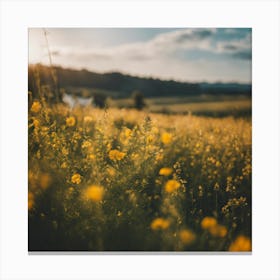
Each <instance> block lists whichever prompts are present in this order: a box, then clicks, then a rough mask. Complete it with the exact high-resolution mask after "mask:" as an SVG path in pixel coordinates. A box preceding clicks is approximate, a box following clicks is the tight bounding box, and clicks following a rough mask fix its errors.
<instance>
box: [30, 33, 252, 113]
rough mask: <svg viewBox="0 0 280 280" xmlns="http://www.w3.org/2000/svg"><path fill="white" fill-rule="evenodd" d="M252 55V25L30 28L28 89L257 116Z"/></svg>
mask: <svg viewBox="0 0 280 280" xmlns="http://www.w3.org/2000/svg"><path fill="white" fill-rule="evenodd" d="M251 62H252V46H251V29H249V28H216V29H215V28H194V29H193V28H176V29H174V28H47V29H42V28H31V29H29V69H28V70H29V76H28V79H29V83H28V87H29V91H31V92H33V93H35V92H38V90H37V88H38V84H37V82H36V81H37V78H36V77H38V76H39V77H40V83H41V84H40V86H43V88H45V96H47V98H48V101H49V102H58V101H59V102H60V101H63V102H65V103H67V104H69V105H70V106H71V107H74V106H76V105H79V106H86V105H92V106H96V107H100V108H107V107H117V108H137V109H138V110H146V111H150V112H159V113H165V114H194V115H204V116H214V117H222V116H235V117H239V116H240V117H241V116H242V117H244V116H251ZM33 97H34V95H33ZM35 97H36V96H35Z"/></svg>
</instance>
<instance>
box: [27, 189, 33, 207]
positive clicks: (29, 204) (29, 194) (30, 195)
mask: <svg viewBox="0 0 280 280" xmlns="http://www.w3.org/2000/svg"><path fill="white" fill-rule="evenodd" d="M33 204H34V194H33V193H31V192H28V210H30V209H31V208H32V207H33Z"/></svg>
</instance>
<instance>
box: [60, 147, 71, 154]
mask: <svg viewBox="0 0 280 280" xmlns="http://www.w3.org/2000/svg"><path fill="white" fill-rule="evenodd" d="M61 152H62V154H63V155H64V156H67V155H68V154H69V151H68V149H67V148H65V147H63V148H62V149H61Z"/></svg>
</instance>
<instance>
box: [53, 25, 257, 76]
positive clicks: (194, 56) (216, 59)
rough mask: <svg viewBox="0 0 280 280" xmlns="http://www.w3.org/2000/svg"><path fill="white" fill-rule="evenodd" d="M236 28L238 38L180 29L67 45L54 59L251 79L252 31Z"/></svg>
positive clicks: (147, 72) (92, 66)
mask: <svg viewBox="0 0 280 280" xmlns="http://www.w3.org/2000/svg"><path fill="white" fill-rule="evenodd" d="M229 30H230V29H229ZM232 32H233V31H232ZM238 32H239V31H238V29H237V30H234V33H235V34H237V35H236V36H230V35H229V34H227V35H226V36H224V35H223V34H224V33H225V30H224V29H223V30H219V29H211V28H207V29H205V28H193V29H178V30H175V31H169V32H165V33H160V34H158V35H156V36H154V37H153V38H152V39H150V40H147V41H138V42H137V41H136V42H130V43H123V44H120V45H107V46H104V47H97V46H92V45H90V44H89V45H88V46H86V45H85V46H86V47H85V46H84V47H81V46H76V47H75V46H71V45H69V44H68V45H67V46H66V45H65V46H62V47H60V48H59V49H57V53H58V54H59V55H56V56H55V59H54V62H55V63H57V64H61V65H64V66H67V67H74V68H77V67H78V68H79V67H81V68H87V69H89V70H93V71H100V72H108V71H121V72H124V73H129V74H134V75H140V76H141V75H144V76H153V77H161V78H166V79H169V78H170V79H180V80H203V79H206V80H212V81H215V80H223V81H226V80H232V79H236V80H239V81H249V80H250V69H251V68H250V63H249V62H250V60H251V56H252V54H251V33H250V32H246V31H245V30H242V32H239V33H238ZM181 54H182V55H181ZM201 61H203V63H202V62H201ZM213 69H215V71H213Z"/></svg>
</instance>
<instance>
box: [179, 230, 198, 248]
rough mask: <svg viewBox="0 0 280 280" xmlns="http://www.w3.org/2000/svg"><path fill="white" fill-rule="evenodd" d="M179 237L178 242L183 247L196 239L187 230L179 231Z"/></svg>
mask: <svg viewBox="0 0 280 280" xmlns="http://www.w3.org/2000/svg"><path fill="white" fill-rule="evenodd" d="M179 237H180V240H181V241H182V243H183V244H185V245H189V244H191V243H193V242H194V241H195V239H196V236H195V234H194V233H193V232H192V231H190V230H188V229H183V230H181V231H180V232H179Z"/></svg>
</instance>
